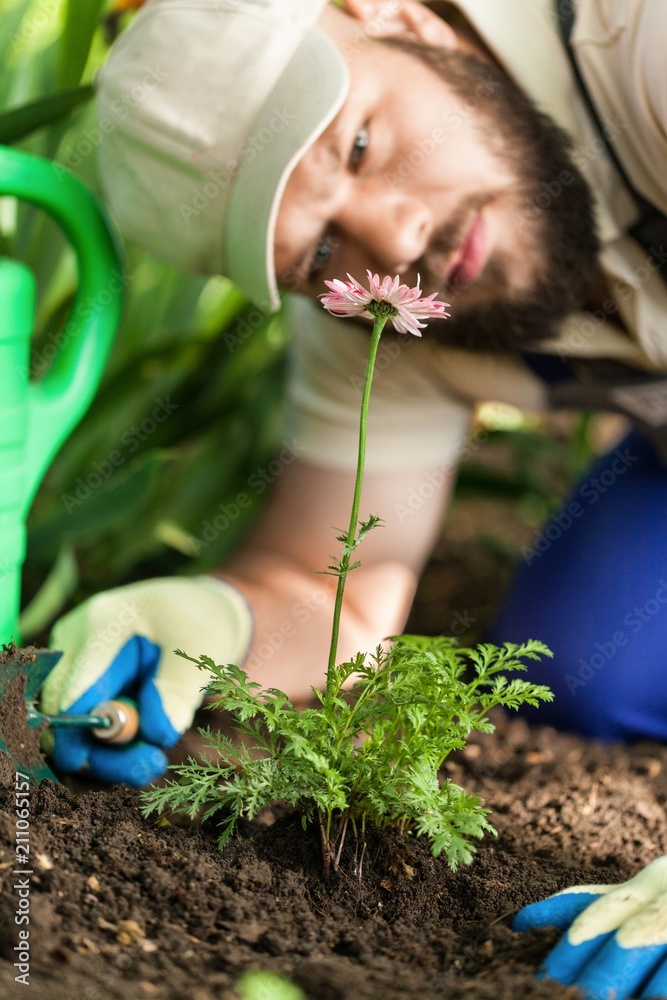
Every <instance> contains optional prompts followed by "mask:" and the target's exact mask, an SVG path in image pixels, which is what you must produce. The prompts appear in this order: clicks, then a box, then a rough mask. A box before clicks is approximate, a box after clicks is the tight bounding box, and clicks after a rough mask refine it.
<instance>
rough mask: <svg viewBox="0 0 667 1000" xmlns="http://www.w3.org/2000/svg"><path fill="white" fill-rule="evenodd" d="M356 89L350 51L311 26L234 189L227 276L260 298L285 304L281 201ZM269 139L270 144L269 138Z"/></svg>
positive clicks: (266, 304) (260, 122)
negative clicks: (277, 244) (278, 258)
mask: <svg viewBox="0 0 667 1000" xmlns="http://www.w3.org/2000/svg"><path fill="white" fill-rule="evenodd" d="M348 91H349V72H348V69H347V66H346V64H345V60H344V59H343V56H342V53H341V52H340V51H339V50H338V48H337V47H336V45H335V44H334V43H333V42H332V41H331V40H330V39H329V38H328V37H327V36H326V35H324V34H323V33H322V32H321V31H319V30H317V29H316V28H311V29H310V30H309V31H308V32H307V33H306V35H305V36H304V38H303V39H302V41H301V43H300V45H299V47H298V48H297V49H296V51H295V53H294V55H293V57H292V59H291V60H290V63H289V65H288V66H287V68H286V69H285V71H284V72H283V74H282V76H281V77H280V80H279V81H278V83H277V84H276V86H275V87H274V89H273V91H272V92H271V94H270V95H269V97H268V99H267V101H266V102H265V104H264V107H263V109H262V111H261V113H260V115H259V116H258V118H257V120H256V121H255V123H254V125H253V127H252V130H251V136H252V137H253V139H254V144H251V145H248V146H247V147H246V152H245V156H244V162H243V164H242V166H241V168H240V170H239V172H238V175H237V177H236V180H235V182H234V187H233V189H232V191H231V192H230V195H231V197H230V202H229V206H228V212H227V220H226V225H225V227H224V232H225V246H224V248H223V253H224V257H225V259H226V262H227V267H226V273H227V275H228V277H229V278H230V279H231V280H232V281H233V282H234V284H235V285H236V286H237V287H238V288H239V289H240V290H241V291H242V292H243V293H244V294H245V295H247V296H248V297H249V298H250V299H251V300H252V301H253V302H255V303H256V304H257V305H259V306H261V307H262V308H265V309H266V310H267V311H269V312H272V311H275V310H277V309H279V308H280V296H279V294H278V282H277V279H276V272H275V263H274V241H275V231H276V221H277V218H278V211H279V208H280V202H281V199H282V196H283V194H284V191H285V187H286V186H287V182H288V180H289V178H290V175H291V173H292V171H293V170H294V168H295V166H296V165H297V163H298V162H299V160H300V159H301V157H302V156H303V155H304V153H305V152H306V151H307V150H308V149H309V148H310V146H312V145H313V143H314V142H315V141H316V140H317V139H318V138H319V136H320V135H321V134H322V132H324V130H325V129H326V128H327V126H328V125H329V124H330V123H331V121H332V120H333V119H334V118H335V116H336V115H337V114H338V112H339V111H340V109H341V107H342V105H343V103H344V101H345V98H346V96H347V93H348ZM264 138H266V142H264Z"/></svg>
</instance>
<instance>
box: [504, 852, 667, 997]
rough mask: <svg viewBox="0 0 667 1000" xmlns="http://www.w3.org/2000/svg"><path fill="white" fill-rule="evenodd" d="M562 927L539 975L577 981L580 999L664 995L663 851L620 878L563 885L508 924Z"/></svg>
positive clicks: (666, 917)
mask: <svg viewBox="0 0 667 1000" xmlns="http://www.w3.org/2000/svg"><path fill="white" fill-rule="evenodd" d="M547 925H550V926H553V927H558V928H559V929H561V930H567V933H566V934H565V936H564V937H563V938H561V940H560V941H559V942H558V944H557V945H556V947H555V948H554V949H553V951H552V952H551V953H550V954H549V955H548V957H547V960H546V962H545V965H544V971H543V972H541V973H540V976H539V977H540V978H547V977H548V978H551V979H556V980H558V982H560V983H563V984H564V985H566V986H569V985H575V984H576V985H577V986H578V987H579V988H580V989H582V990H583V991H584V995H585V996H586V998H587V1000H610V998H612V997H613V998H614V1000H625V998H628V997H640V998H642V1000H648V998H649V997H663V998H665V997H667V857H662V858H658V860H657V861H652V862H651V864H650V865H647V866H646V868H644V869H643V870H642V871H641V872H640V873H639V874H638V875H635V877H634V878H632V879H630V881H629V882H623V883H621V885H584V886H574V887H573V888H571V889H565V890H564V891H563V892H559V893H557V894H556V895H555V896H550V897H549V898H548V899H545V900H542V901H540V902H539V903H532V904H531V905H530V906H524V908H523V909H522V910H519V912H518V914H517V915H516V917H515V919H514V930H516V931H527V930H530V928H532V927H545V926H547Z"/></svg>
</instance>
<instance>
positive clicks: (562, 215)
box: [386, 39, 600, 353]
mask: <svg viewBox="0 0 667 1000" xmlns="http://www.w3.org/2000/svg"><path fill="white" fill-rule="evenodd" d="M386 44H389V45H392V46H395V47H398V48H400V49H402V50H403V51H405V52H409V53H412V54H413V55H414V56H416V57H417V58H419V59H421V60H422V61H423V62H425V63H426V64H427V65H428V66H429V67H431V68H432V69H433V70H434V71H435V72H436V73H437V74H438V76H439V77H440V78H441V79H442V80H444V81H445V83H446V84H447V85H448V86H449V87H450V88H451V89H452V90H453V91H454V92H455V93H456V94H457V95H458V96H460V97H462V98H463V99H464V100H465V101H466V102H468V104H469V102H470V100H471V95H474V94H479V93H483V94H484V96H483V97H481V98H479V103H478V104H477V106H476V107H474V108H473V109H472V115H476V116H477V121H478V123H479V134H480V136H481V137H482V138H483V139H484V141H485V142H487V143H488V144H489V145H490V147H491V149H492V151H493V153H494V154H495V156H497V157H498V159H499V161H501V162H502V163H504V164H505V165H507V166H509V167H510V168H511V170H512V172H513V173H514V175H515V176H516V178H517V184H516V189H515V191H516V201H515V204H514V206H513V212H512V214H511V218H512V219H513V224H514V225H516V227H517V236H518V237H519V236H522V237H525V236H528V237H529V239H528V243H529V246H532V250H533V255H532V258H531V260H530V261H529V262H527V263H528V264H529V265H530V266H531V267H533V268H535V271H536V277H535V279H534V281H533V283H532V287H531V288H530V289H526V290H524V291H516V290H510V289H509V278H508V275H507V271H506V266H505V263H504V261H503V260H502V258H500V257H496V259H491V260H489V262H488V263H487V265H486V267H485V268H484V270H483V272H482V273H481V274H480V276H479V278H478V279H477V280H476V282H475V283H474V284H473V285H470V286H468V287H469V288H470V289H471V291H472V290H473V289H474V290H475V294H478V293H481V292H482V291H484V292H485V294H484V295H483V296H482V301H481V302H480V303H474V304H473V303H471V305H470V306H466V305H465V302H464V301H463V302H461V303H460V307H459V308H458V309H457V306H456V300H457V297H458V294H459V289H457V288H456V287H455V286H452V285H445V286H444V287H443V286H442V280H441V279H440V280H438V279H437V278H436V277H435V276H432V275H431V274H430V273H429V264H428V261H429V256H430V255H432V254H433V253H434V252H435V253H437V254H438V256H439V257H440V259H442V257H443V256H445V255H446V254H447V253H452V252H453V251H455V250H456V249H457V248H458V247H459V246H460V243H461V240H462V238H463V237H464V235H465V232H466V225H467V226H469V225H470V222H471V220H472V219H473V218H474V216H475V214H476V212H477V211H479V210H480V209H482V208H483V207H484V205H485V204H486V203H488V202H490V201H491V200H493V194H491V195H487V196H486V197H485V198H479V199H471V200H470V201H469V202H468V203H466V204H464V205H462V206H461V211H460V212H459V213H457V218H454V219H451V220H449V222H448V223H447V225H446V226H445V227H443V228H442V229H441V230H440V231H439V232H438V233H436V234H435V236H434V238H433V240H432V242H431V246H430V247H429V250H428V251H427V253H426V254H425V255H424V257H423V258H422V260H420V261H418V262H417V269H418V270H419V271H420V272H421V274H422V277H423V278H424V286H425V288H427V289H428V290H429V291H432V290H433V289H434V288H438V286H440V287H439V291H440V292H441V294H443V295H444V296H445V297H446V298H447V299H448V300H449V302H450V303H451V305H452V306H453V308H452V311H451V312H452V316H451V318H450V319H448V320H446V321H445V322H441V323H433V324H432V325H431V328H430V333H431V334H432V336H434V337H435V338H436V339H437V340H438V341H439V342H440V343H443V344H449V345H451V346H455V347H459V348H464V349H466V350H472V351H486V352H503V353H508V352H511V353H514V352H516V351H518V350H521V349H524V348H526V349H528V348H530V346H531V345H532V344H536V343H538V342H539V341H543V340H547V339H551V338H553V337H554V336H555V335H556V333H557V329H558V326H559V324H560V323H561V321H562V320H563V319H564V318H565V317H566V316H568V315H569V314H571V313H572V312H576V311H579V310H581V309H583V308H585V306H586V305H590V302H591V298H592V296H593V294H594V290H595V288H596V285H597V282H598V280H599V273H600V272H599V266H598V264H597V255H598V252H599V240H598V237H597V233H596V227H595V218H594V209H593V197H592V194H591V192H590V189H589V187H588V185H587V183H586V181H585V179H584V177H583V175H582V173H581V171H580V170H579V169H578V167H577V166H576V165H575V163H574V160H573V157H572V143H571V141H570V139H569V137H568V135H567V134H566V133H565V132H564V131H563V130H562V129H561V128H559V127H558V126H557V125H556V124H555V123H554V122H553V121H552V120H551V119H550V118H548V117H547V116H546V115H544V114H542V113H541V112H540V111H538V110H537V108H536V107H535V105H534V104H533V102H532V101H531V99H530V98H529V97H527V96H526V95H525V94H524V93H523V92H522V91H521V90H520V89H519V88H518V87H517V86H516V84H514V83H513V82H512V81H511V80H510V79H509V78H508V77H507V76H505V75H504V74H502V73H501V72H499V71H498V70H497V69H496V67H495V66H494V65H493V64H491V63H488V62H486V61H483V60H482V59H479V58H477V57H476V56H472V55H468V54H464V53H461V52H458V51H451V50H443V49H440V48H431V47H429V46H424V45H421V44H419V43H413V42H406V41H404V40H398V39H387V40H386ZM564 181H566V183H564ZM505 197H506V192H505ZM528 252H530V251H528ZM465 290H466V289H461V290H460V293H461V294H463V292H465ZM463 298H464V299H465V296H464V295H463Z"/></svg>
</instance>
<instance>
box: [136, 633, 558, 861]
mask: <svg viewBox="0 0 667 1000" xmlns="http://www.w3.org/2000/svg"><path fill="white" fill-rule="evenodd" d="M181 655H183V656H185V655H186V654H184V653H182V654H181ZM540 656H551V652H550V650H549V649H547V647H546V646H545V645H544V644H543V643H541V642H537V641H534V640H531V641H528V642H526V643H524V644H523V645H516V644H514V643H505V645H503V646H502V647H496V646H492V645H488V644H485V645H481V646H478V647H477V648H475V649H462V648H459V647H458V645H457V643H456V640H454V639H451V638H444V637H435V638H428V637H424V636H411V635H402V636H398V637H396V638H395V639H394V640H393V643H392V646H391V648H390V649H389V650H388V651H386V650H384V649H383V648H382V647H378V648H377V650H376V652H375V654H374V655H373V656H369V657H365V656H364V655H363V654H361V653H359V654H358V655H357V656H356V657H355V658H354V659H353V660H351V661H349V662H347V663H343V664H341V665H340V666H337V667H335V668H334V672H333V676H332V677H331V678H330V681H329V684H328V693H326V694H325V693H321V692H319V691H317V690H315V689H313V691H314V694H315V696H316V697H317V698H318V700H319V701H320V706H319V707H318V708H312V709H296V708H295V707H294V706H293V705H292V703H291V702H290V701H289V700H288V698H287V696H286V695H285V694H283V692H282V691H278V690H276V689H275V688H268V689H262V688H261V686H260V685H259V684H256V683H254V682H252V681H250V680H249V679H248V677H247V675H246V674H245V672H244V671H243V670H241V669H240V668H239V667H237V666H234V665H230V664H227V665H224V666H220V665H217V664H215V663H214V662H213V661H212V660H211V659H209V658H208V657H205V656H203V657H201V659H200V660H193V662H195V663H199V664H200V665H201V667H202V668H204V669H206V670H207V671H209V672H210V673H211V674H212V675H213V677H214V680H213V681H212V683H211V684H210V685H209V690H211V691H212V692H213V693H215V694H216V695H217V698H216V700H215V701H214V702H213V703H212V705H211V707H217V708H222V709H224V710H225V711H226V712H230V713H231V715H232V717H233V718H234V720H235V723H236V729H237V730H238V732H239V733H240V734H241V735H242V737H243V740H242V742H241V743H240V745H237V744H236V743H235V742H233V741H232V740H231V739H229V737H227V736H225V735H223V734H222V733H220V732H215V731H213V730H212V729H211V728H210V727H209V728H206V729H201V730H200V733H201V735H202V736H203V737H204V740H205V743H206V748H207V749H206V753H205V758H206V759H205V762H204V763H199V762H197V761H196V760H194V759H192V758H190V759H189V762H188V763H187V764H182V765H177V766H175V767H174V768H172V770H174V771H175V772H176V774H177V775H178V778H177V780H174V781H169V782H168V783H167V784H166V785H165V786H163V787H161V788H153V789H151V790H149V791H148V792H145V793H144V795H143V809H144V812H145V814H146V815H148V814H150V813H152V812H153V811H158V812H160V813H161V812H162V811H163V810H164V809H165V808H168V809H170V810H173V811H179V812H187V813H188V814H189V815H190V817H191V818H193V819H194V818H196V817H197V816H198V815H199V813H200V812H201V811H202V810H203V814H202V817H201V818H202V819H205V818H208V817H209V816H212V815H214V814H215V813H217V812H218V811H219V810H222V809H224V810H225V818H224V822H223V825H222V833H221V835H220V841H219V843H220V846H221V847H223V846H224V845H225V844H226V843H227V840H228V839H229V837H230V836H231V834H232V833H233V830H234V826H235V824H236V821H237V820H238V818H239V817H241V816H244V817H246V818H248V819H252V818H253V817H254V816H256V815H257V813H258V812H259V811H260V810H261V809H263V808H264V807H265V806H268V805H270V804H271V803H273V802H276V801H278V800H282V801H284V802H287V803H288V804H290V805H291V806H294V807H296V808H297V809H299V810H300V811H301V813H302V816H303V822H304V826H305V825H306V824H307V823H309V822H316V823H317V824H318V826H319V831H320V838H321V844H322V853H323V862H324V871H325V873H326V874H328V873H329V871H330V870H331V869H332V868H333V870H338V867H339V864H340V858H341V852H342V847H343V843H344V840H345V836H346V832H347V830H348V827H349V826H350V825H351V826H352V828H353V830H354V831H355V833H357V834H359V831H361V833H362V834H363V831H364V829H365V825H366V823H367V822H372V823H374V824H376V825H377V826H398V827H399V828H401V829H402V830H404V831H405V832H406V833H407V832H412V833H415V834H418V835H419V834H424V835H426V836H427V837H428V838H429V840H430V842H431V850H432V853H433V855H434V856H436V857H437V856H438V855H440V854H442V853H444V854H445V856H446V858H447V861H448V862H449V864H450V866H451V867H452V869H456V868H457V866H458V865H459V864H461V863H463V864H468V863H469V862H470V861H471V860H472V856H473V853H474V850H475V847H474V845H473V844H472V843H471V838H472V839H480V838H481V837H483V835H484V833H487V832H488V833H495V832H496V831H495V830H494V829H493V827H492V826H491V824H490V823H489V821H488V819H487V815H488V812H489V810H487V809H485V808H484V807H483V805H482V803H481V801H480V799H479V798H478V796H476V795H470V794H468V793H467V792H465V791H464V790H463V789H462V788H460V787H459V786H458V785H456V784H454V783H453V782H452V781H450V780H449V779H445V780H444V781H441V780H440V779H439V777H438V772H439V770H440V768H441V766H442V764H443V762H444V760H445V759H446V758H447V756H448V754H450V753H451V751H452V750H457V749H460V748H461V747H463V746H465V743H466V740H467V738H468V736H469V735H470V733H471V732H472V731H473V730H477V731H479V732H492V731H493V728H494V727H493V725H492V723H491V722H490V721H489V718H488V712H489V710H490V709H491V708H493V707H494V706H496V705H502V706H504V707H505V708H512V709H516V708H518V707H519V706H520V705H522V704H529V705H534V706H536V705H538V703H539V702H540V701H551V699H552V697H553V696H552V693H551V691H550V690H549V688H547V687H545V686H543V685H537V684H531V683H529V682H528V681H525V680H522V679H520V678H516V677H515V678H513V679H508V678H507V676H506V674H507V673H508V672H516V671H525V669H526V667H525V664H524V663H523V662H522V661H524V660H528V659H530V660H537V659H539V658H540ZM187 659H192V657H187ZM353 681H354V685H353V687H352V688H351V690H350V691H348V690H347V689H348V688H349V687H350V684H351V682H353ZM362 840H363V836H362ZM362 858H363V855H362ZM361 863H362V861H359V862H358V865H357V868H358V871H360V868H361Z"/></svg>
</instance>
